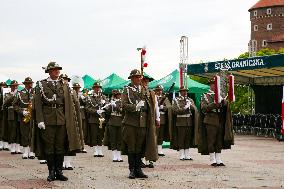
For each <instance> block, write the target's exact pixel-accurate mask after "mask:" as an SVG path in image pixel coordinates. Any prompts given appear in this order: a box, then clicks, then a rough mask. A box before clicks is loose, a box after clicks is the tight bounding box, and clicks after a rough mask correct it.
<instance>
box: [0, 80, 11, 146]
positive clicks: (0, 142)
mask: <svg viewBox="0 0 284 189" xmlns="http://www.w3.org/2000/svg"><path fill="white" fill-rule="evenodd" d="M6 87H7V85H6V83H5V82H1V83H0V151H2V150H9V148H8V142H7V137H6V132H5V131H6V130H7V129H6V128H7V126H6V128H5V124H4V109H3V103H4V90H3V88H6ZM5 138H6V139H5Z"/></svg>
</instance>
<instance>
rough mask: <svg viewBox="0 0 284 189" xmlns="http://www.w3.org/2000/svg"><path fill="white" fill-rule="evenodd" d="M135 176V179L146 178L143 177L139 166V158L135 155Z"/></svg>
mask: <svg viewBox="0 0 284 189" xmlns="http://www.w3.org/2000/svg"><path fill="white" fill-rule="evenodd" d="M135 162H136V163H135V176H136V177H137V178H148V176H147V175H145V174H144V173H143V171H142V169H141V165H140V162H141V156H140V155H136V156H135Z"/></svg>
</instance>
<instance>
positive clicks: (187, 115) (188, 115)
mask: <svg viewBox="0 0 284 189" xmlns="http://www.w3.org/2000/svg"><path fill="white" fill-rule="evenodd" d="M190 116H191V114H185V115H177V117H190Z"/></svg>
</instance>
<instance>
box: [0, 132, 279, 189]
mask: <svg viewBox="0 0 284 189" xmlns="http://www.w3.org/2000/svg"><path fill="white" fill-rule="evenodd" d="M87 151H88V153H87V154H78V155H77V156H76V158H75V159H74V166H75V169H74V171H65V172H64V173H65V175H67V176H68V177H69V181H67V182H59V181H55V182H51V183H48V182H46V177H47V166H46V165H40V164H39V162H38V161H37V160H22V159H21V156H20V155H13V156H12V155H10V153H9V152H3V151H2V152H0V189H3V188H7V189H8V188H21V189H29V188H97V189H99V188H103V189H107V188H112V189H118V188H131V189H140V188H158V189H166V188H175V189H180V188H246V189H248V188H284V143H283V142H278V141H276V140H274V139H267V138H260V137H252V136H236V145H235V146H234V147H233V149H232V150H229V151H224V153H222V154H223V161H224V163H225V164H226V165H227V166H226V167H222V168H214V167H211V166H209V165H208V164H209V161H208V159H209V157H208V156H201V155H200V154H198V153H197V150H196V149H191V155H192V157H193V158H194V161H180V160H178V159H177V157H178V154H177V152H176V151H173V150H169V149H165V150H164V152H165V154H166V157H163V158H160V159H159V161H158V162H157V163H156V167H155V168H154V169H150V168H146V169H144V172H145V173H147V174H148V175H149V178H148V179H146V180H142V179H135V180H130V179H128V178H127V176H128V168H127V163H126V161H124V162H123V163H113V162H112V161H111V152H110V151H108V152H106V148H105V157H104V158H94V157H92V153H91V151H92V150H91V149H90V148H87ZM124 160H127V158H126V157H124Z"/></svg>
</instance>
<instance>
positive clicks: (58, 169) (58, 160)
mask: <svg viewBox="0 0 284 189" xmlns="http://www.w3.org/2000/svg"><path fill="white" fill-rule="evenodd" d="M63 161H64V156H63V155H58V154H56V155H55V177H56V180H60V181H67V180H68V178H67V177H65V176H64V175H63V171H62V165H63Z"/></svg>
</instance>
